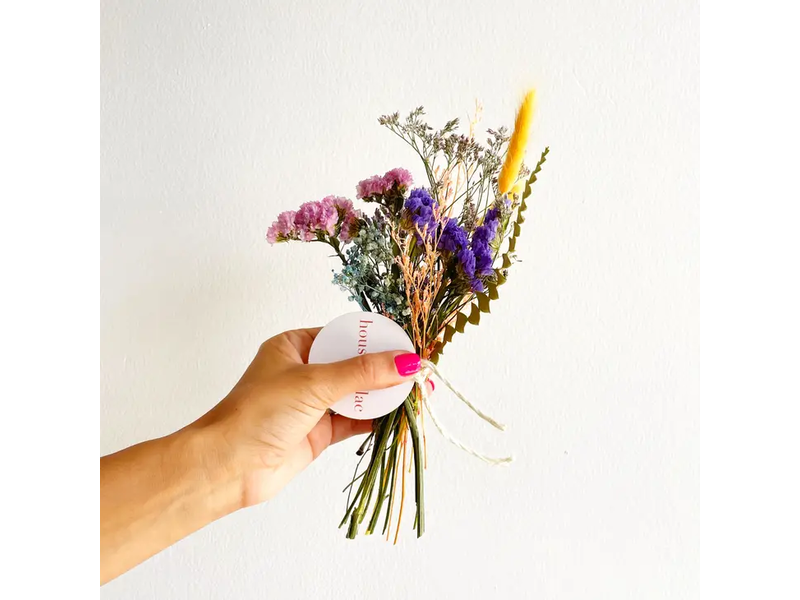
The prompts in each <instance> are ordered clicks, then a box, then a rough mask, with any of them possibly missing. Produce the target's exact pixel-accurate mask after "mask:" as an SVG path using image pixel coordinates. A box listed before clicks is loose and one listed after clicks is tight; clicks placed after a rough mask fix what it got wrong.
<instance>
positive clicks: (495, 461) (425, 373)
mask: <svg viewBox="0 0 800 600" xmlns="http://www.w3.org/2000/svg"><path fill="white" fill-rule="evenodd" d="M432 374H433V375H436V377H437V379H439V380H440V381H441V382H442V383H444V384H445V385H446V386H447V387H448V388H449V389H450V391H451V392H453V394H455V396H456V398H458V399H459V400H461V402H463V403H464V404H465V405H466V406H467V407H468V408H469V409H470V410H471V411H472V412H474V413H475V414H476V415H478V416H479V417H480V418H481V419H482V420H483V421H485V422H487V423H489V424H490V425H491V426H492V427H494V428H496V429H499V430H500V431H505V429H506V426H505V425H503V424H502V423H499V422H497V421H496V420H495V419H493V418H492V417H490V416H489V415H487V414H486V413H485V412H483V411H482V410H481V409H479V408H478V407H477V406H475V405H474V404H473V403H472V402H470V401H469V400H467V399H466V398H465V397H464V395H463V394H462V393H461V392H459V391H458V390H457V389H456V388H455V386H453V384H452V383H450V381H448V379H447V378H446V377H445V376H444V375H442V372H441V371H440V370H439V369H438V367H437V366H436V365H435V364H433V363H432V362H431V361H429V360H423V361H422V368H421V369H420V371H419V373H417V376H416V377H415V378H414V380H415V381H416V382H417V384H418V385H419V389H420V394H421V395H422V403H423V405H424V406H425V408H426V409H427V411H428V414H429V415H430V417H431V421H433V424H434V425H435V426H436V429H438V430H439V433H441V434H442V436H443V437H444V438H445V439H446V440H447V441H448V442H450V443H451V444H453V445H454V446H456V447H458V448H461V449H462V450H463V451H464V452H466V453H467V454H470V455H472V456H474V457H476V458H479V459H480V460H482V461H484V462H486V463H488V464H490V465H501V464H506V463H510V462H512V461H513V460H514V459H513V458H512V457H511V456H502V457H492V456H487V455H485V454H483V453H481V452H478V451H477V450H474V449H473V448H470V447H469V446H467V445H465V444H464V443H462V442H460V441H458V440H457V439H456V438H454V437H453V436H452V435H451V434H450V433H449V432H447V431H446V430H445V428H444V427H443V426H442V424H441V423H440V422H439V420H438V419H437V418H436V415H435V413H434V412H433V408H432V407H431V403H430V399H429V397H428V387H427V385H426V381H427V380H428V379H429V378H430V376H431V375H432Z"/></svg>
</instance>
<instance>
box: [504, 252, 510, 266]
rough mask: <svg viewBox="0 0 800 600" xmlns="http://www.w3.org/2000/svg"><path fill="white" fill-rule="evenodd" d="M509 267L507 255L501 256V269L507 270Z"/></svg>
mask: <svg viewBox="0 0 800 600" xmlns="http://www.w3.org/2000/svg"><path fill="white" fill-rule="evenodd" d="M510 266H511V259H510V258H509V257H508V254H503V268H504V269H507V268H508V267H510Z"/></svg>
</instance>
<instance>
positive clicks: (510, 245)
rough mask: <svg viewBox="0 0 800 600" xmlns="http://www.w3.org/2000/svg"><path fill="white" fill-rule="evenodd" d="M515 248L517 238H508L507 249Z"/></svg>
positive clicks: (512, 249)
mask: <svg viewBox="0 0 800 600" xmlns="http://www.w3.org/2000/svg"><path fill="white" fill-rule="evenodd" d="M516 248H517V238H515V237H510V238H508V251H509V252H514V250H515V249H516Z"/></svg>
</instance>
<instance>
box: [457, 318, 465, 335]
mask: <svg viewBox="0 0 800 600" xmlns="http://www.w3.org/2000/svg"><path fill="white" fill-rule="evenodd" d="M466 326H467V315H465V314H464V313H458V315H457V316H456V331H457V332H458V333H464V328H465V327H466Z"/></svg>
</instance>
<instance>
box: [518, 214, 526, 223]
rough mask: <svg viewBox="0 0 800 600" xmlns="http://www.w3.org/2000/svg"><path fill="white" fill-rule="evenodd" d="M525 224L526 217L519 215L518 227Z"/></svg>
mask: <svg viewBox="0 0 800 600" xmlns="http://www.w3.org/2000/svg"><path fill="white" fill-rule="evenodd" d="M524 222H525V215H523V214H522V213H519V214H518V215H517V225H522V224H523V223H524Z"/></svg>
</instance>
